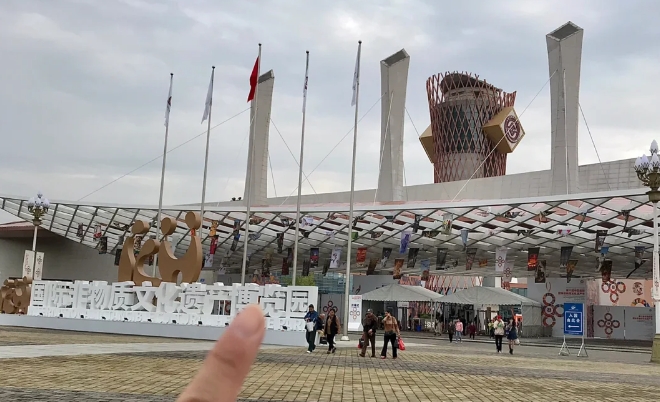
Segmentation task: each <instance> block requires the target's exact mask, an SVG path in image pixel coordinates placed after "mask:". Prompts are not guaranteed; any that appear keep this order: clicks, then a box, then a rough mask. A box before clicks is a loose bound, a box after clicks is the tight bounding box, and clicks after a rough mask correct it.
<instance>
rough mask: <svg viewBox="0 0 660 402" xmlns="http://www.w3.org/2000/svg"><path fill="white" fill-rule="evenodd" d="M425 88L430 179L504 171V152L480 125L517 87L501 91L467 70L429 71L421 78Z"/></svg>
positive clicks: (455, 178) (448, 179) (441, 180)
mask: <svg viewBox="0 0 660 402" xmlns="http://www.w3.org/2000/svg"><path fill="white" fill-rule="evenodd" d="M426 91H427V95H428V100H429V111H430V113H431V131H432V134H433V147H434V150H435V160H434V162H433V165H434V174H433V177H434V181H435V182H436V183H444V182H451V181H459V180H468V179H469V178H470V177H473V178H481V177H494V176H503V175H504V174H506V154H503V153H500V152H499V151H497V150H496V149H494V147H495V144H493V143H492V142H491V141H490V140H489V139H488V138H487V137H486V135H485V134H484V133H483V131H482V127H483V125H484V124H486V123H487V122H488V121H489V120H490V119H491V118H492V117H493V116H495V115H496V114H497V113H498V112H500V111H501V110H502V109H503V108H504V107H507V106H513V105H514V103H515V100H516V93H515V92H513V93H506V92H504V91H502V90H501V89H499V88H496V87H494V86H493V85H491V84H489V83H487V82H486V81H485V80H480V79H479V76H478V75H472V74H470V73H467V72H463V73H459V72H453V73H449V72H447V73H439V74H436V75H433V76H431V77H429V79H428V80H427V81H426ZM491 151H493V152H492V153H491ZM489 154H490V156H488V155H489ZM486 158H487V159H486ZM484 160H485V163H483V164H482V162H483V161H484ZM475 171H476V173H475ZM473 173H474V176H472V174H473Z"/></svg>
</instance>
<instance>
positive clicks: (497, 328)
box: [493, 315, 505, 353]
mask: <svg viewBox="0 0 660 402" xmlns="http://www.w3.org/2000/svg"><path fill="white" fill-rule="evenodd" d="M504 330H505V324H504V321H502V316H499V315H498V316H497V318H496V319H495V321H494V322H493V333H494V335H495V348H496V349H497V353H502V339H504Z"/></svg>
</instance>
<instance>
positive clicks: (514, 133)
mask: <svg viewBox="0 0 660 402" xmlns="http://www.w3.org/2000/svg"><path fill="white" fill-rule="evenodd" d="M504 135H505V136H506V139H507V141H509V142H511V143H514V144H515V143H516V142H518V140H519V139H520V123H519V122H518V119H516V116H514V115H512V114H510V115H508V116H507V118H506V119H504Z"/></svg>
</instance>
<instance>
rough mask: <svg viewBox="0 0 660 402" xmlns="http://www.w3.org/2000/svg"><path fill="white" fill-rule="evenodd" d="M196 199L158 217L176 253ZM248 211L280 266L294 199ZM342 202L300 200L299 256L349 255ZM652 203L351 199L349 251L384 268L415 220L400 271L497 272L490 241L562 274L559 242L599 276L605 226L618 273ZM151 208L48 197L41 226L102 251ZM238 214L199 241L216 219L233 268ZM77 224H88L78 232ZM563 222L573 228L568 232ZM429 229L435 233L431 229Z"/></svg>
mask: <svg viewBox="0 0 660 402" xmlns="http://www.w3.org/2000/svg"><path fill="white" fill-rule="evenodd" d="M0 207H1V208H2V209H3V210H5V211H7V212H9V213H11V214H13V215H15V216H17V217H19V218H21V219H25V220H27V221H30V220H31V219H32V215H31V214H30V213H29V212H28V209H27V198H24V197H10V196H0ZM193 208H194V207H190V206H177V207H166V208H164V210H163V215H164V216H171V217H174V218H175V219H177V220H178V221H179V222H180V225H179V227H178V228H177V230H176V233H175V234H174V236H176V238H177V239H180V240H179V241H178V242H179V244H178V248H177V249H178V250H179V252H184V251H185V250H186V249H187V247H188V236H186V235H187V230H188V229H187V227H186V225H185V222H184V221H183V218H184V217H185V213H186V212H187V211H190V210H192V209H193ZM251 210H252V215H251V218H250V233H252V234H254V235H253V236H252V238H251V239H250V241H249V245H248V247H249V249H248V254H249V255H251V256H252V258H251V259H250V261H251V264H250V265H251V267H260V266H261V259H262V258H263V257H264V256H265V255H266V252H267V251H268V252H269V253H272V256H273V266H272V268H271V272H273V271H278V270H279V268H280V264H278V263H277V262H278V257H285V256H286V249H287V248H289V247H293V242H294V238H293V237H294V232H295V230H294V229H292V227H293V222H294V219H295V207H292V206H277V207H275V206H273V207H252V208H251ZM347 210H348V205H346V204H325V205H303V206H302V213H303V216H304V217H305V221H306V222H307V223H306V224H305V225H304V227H303V228H302V230H301V236H300V240H299V261H302V260H304V259H308V258H309V253H310V249H311V248H319V249H320V259H321V261H323V260H325V259H327V258H329V257H330V254H331V252H332V250H333V249H334V248H337V247H341V248H343V256H342V260H345V253H346V244H347V241H348V235H349V230H348V227H349V222H348V216H347V215H348V214H347V212H346V211H347ZM652 210H653V209H652V206H651V205H650V204H649V203H648V196H647V195H646V194H645V193H644V191H643V190H622V191H609V192H602V193H591V194H571V195H567V196H566V195H565V196H551V197H543V198H526V199H511V200H490V201H488V200H480V201H459V202H442V201H435V202H407V203H380V204H368V205H365V204H356V205H355V213H356V218H355V223H354V227H353V230H352V231H353V232H356V233H357V239H356V240H354V242H353V244H354V249H353V253H354V254H353V255H352V256H351V258H353V261H355V252H356V250H357V249H358V248H360V247H366V248H367V261H369V259H371V258H380V256H381V252H382V249H383V248H392V250H393V251H392V255H391V257H390V260H389V261H390V263H389V265H388V266H386V267H385V268H383V269H379V270H377V271H376V272H375V273H376V274H385V273H390V272H391V271H392V261H393V260H394V259H395V258H407V255H401V256H399V254H398V251H399V244H400V238H401V234H402V232H407V231H412V230H413V227H414V226H418V230H417V232H416V233H413V234H412V237H411V241H410V245H409V247H414V248H418V249H419V255H418V257H417V265H416V266H415V268H413V269H406V268H405V264H404V270H403V272H402V273H403V274H415V275H418V274H419V273H420V261H421V260H424V259H430V266H431V273H432V274H443V275H468V276H500V275H501V273H496V272H495V269H494V260H495V250H496V248H498V247H506V248H507V249H508V252H507V260H509V261H511V260H513V261H514V269H513V276H514V277H524V276H531V275H533V273H532V272H528V271H527V266H526V265H527V264H526V262H527V249H528V248H529V247H540V249H541V251H540V259H544V260H546V261H547V271H546V276H554V277H557V276H560V275H562V274H563V272H561V271H560V269H559V253H560V249H561V247H562V246H573V254H572V257H571V258H577V259H578V260H579V262H578V265H577V268H576V270H575V271H574V274H573V275H574V277H583V278H588V277H599V276H600V274H599V273H598V271H597V264H596V257H597V256H599V254H598V253H596V252H595V251H594V250H595V248H594V243H595V237H596V231H597V230H600V231H602V230H606V231H607V237H606V239H605V245H607V246H609V253H608V254H607V255H606V256H605V257H606V258H609V259H611V260H612V261H613V270H612V277H613V278H621V277H625V276H626V275H628V274H629V273H630V272H631V271H633V269H634V252H635V246H645V247H646V249H647V250H648V251H647V252H646V255H645V258H647V259H650V258H651V250H652V244H653V238H652V219H653V217H652V216H651V215H652ZM156 214H157V208H156V207H155V206H132V205H100V204H98V205H93V204H86V203H83V204H81V203H75V202H68V201H59V202H58V201H53V202H52V207H51V209H50V211H49V212H48V214H46V215H45V216H44V217H43V218H42V222H43V223H42V227H43V228H45V229H48V230H49V231H51V232H53V233H55V234H57V235H60V236H64V237H66V238H68V239H70V240H72V241H77V242H79V243H81V244H84V245H86V246H89V247H97V246H98V241H99V239H98V238H95V237H94V231H95V228H96V227H97V226H98V225H100V227H101V231H102V236H104V237H107V248H108V252H110V253H111V252H113V251H114V250H115V249H116V248H117V246H118V242H119V240H120V239H121V238H123V237H125V236H129V235H130V226H131V225H132V223H133V222H135V221H136V220H146V221H149V222H153V224H152V229H151V231H150V233H149V235H151V236H154V237H155V236H156V229H155V226H156V225H155V219H156ZM446 214H451V215H452V217H453V225H452V228H451V234H449V235H443V234H438V233H437V232H435V233H434V231H441V230H442V225H443V219H444V217H446ZM237 220H238V221H241V226H242V225H243V224H245V208H244V207H243V206H239V205H231V206H221V207H212V206H208V207H207V208H206V210H205V216H204V232H203V233H204V235H205V236H206V237H205V239H204V246H205V249H206V250H208V247H209V244H210V239H209V238H208V233H209V227H210V226H211V225H212V223H213V221H217V222H218V226H217V235H218V237H219V238H218V251H217V252H216V259H217V260H219V259H220V258H218V257H226V258H227V261H228V264H227V266H228V271H227V272H238V271H240V267H241V258H242V246H243V241H240V242H238V247H237V248H236V249H235V250H234V251H233V252H232V251H231V250H230V247H231V243H232V239H233V233H234V228H235V222H236V221H237ZM416 220H417V221H418V223H417V225H416V224H415V221H416ZM287 224H288V226H286V225H287ZM80 225H82V227H83V228H84V230H83V232H82V236H80V237H79V236H78V228H79V226H80ZM462 229H467V230H468V241H467V248H476V249H477V250H478V254H477V256H476V259H475V263H474V265H473V268H472V269H471V270H469V271H467V270H466V264H465V260H466V252H465V245H464V244H463V241H462V239H461V230H462ZM567 230H570V233H569V234H568V235H566V232H567ZM241 233H242V230H241ZM278 233H284V235H283V237H284V238H283V249H284V250H283V254H282V255H279V254H277V250H276V249H277V246H276V244H277V236H278ZM429 233H430V234H431V235H435V236H434V237H428V235H429ZM437 248H446V249H447V250H448V255H447V262H449V268H448V269H446V270H442V271H436V270H435V258H436V249H437ZM484 259H487V261H488V262H487V265H486V267H482V268H479V264H478V261H479V260H484ZM279 261H281V258H280V259H279ZM301 264H302V262H301ZM322 265H323V264H322V263H320V264H319V267H318V268H315V269H312V271H315V270H321V267H322ZM651 265H652V264H651V263H650V262H648V263H646V264H643V265H642V266H641V267H640V268H639V269H637V270H635V271H634V272H633V273H632V275H631V276H630V277H631V278H650V277H651ZM355 269H356V270H357V271H358V273H359V272H364V271H366V267H362V268H360V267H357V268H355Z"/></svg>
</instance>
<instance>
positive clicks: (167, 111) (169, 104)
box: [165, 74, 174, 127]
mask: <svg viewBox="0 0 660 402" xmlns="http://www.w3.org/2000/svg"><path fill="white" fill-rule="evenodd" d="M173 77H174V75H173V74H170V92H169V93H168V95H167V107H166V108H165V127H167V126H169V125H170V109H172V78H173Z"/></svg>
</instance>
